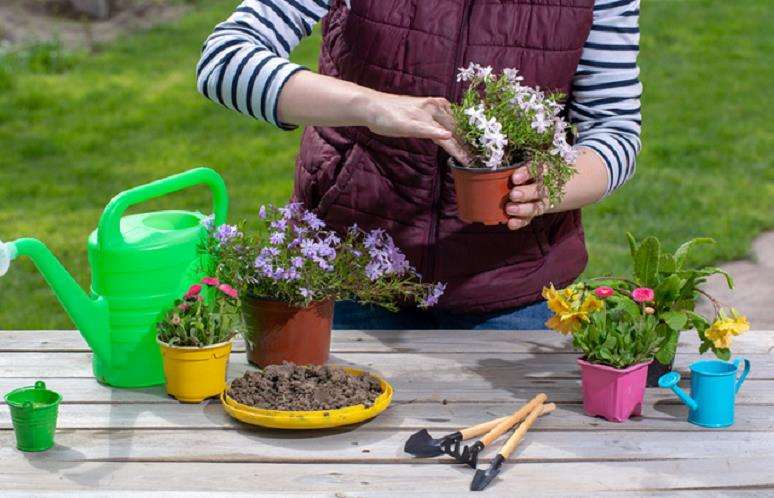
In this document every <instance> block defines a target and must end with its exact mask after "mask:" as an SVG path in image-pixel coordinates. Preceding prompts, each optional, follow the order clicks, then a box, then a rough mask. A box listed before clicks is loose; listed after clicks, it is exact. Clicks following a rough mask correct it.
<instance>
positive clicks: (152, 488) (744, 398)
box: [0, 331, 774, 498]
mask: <svg viewBox="0 0 774 498" xmlns="http://www.w3.org/2000/svg"><path fill="white" fill-rule="evenodd" d="M736 350H737V353H739V354H743V355H745V356H747V357H748V358H750V360H751V361H752V372H751V374H750V378H749V380H748V381H747V382H746V383H745V385H744V386H743V388H742V390H741V391H740V393H739V397H738V403H737V420H736V424H735V425H734V426H733V427H731V428H728V429H724V430H707V429H702V428H700V427H697V426H694V425H691V424H689V423H687V422H686V421H685V417H686V408H685V407H684V406H683V405H682V404H680V403H679V402H678V401H677V399H676V398H675V397H674V396H673V395H672V394H670V393H669V392H666V391H664V390H662V389H649V390H648V392H647V394H646V399H645V401H646V406H645V407H644V410H643V417H641V418H638V419H636V420H631V421H629V422H627V423H623V424H616V423H610V422H606V421H604V420H601V419H595V418H590V417H586V416H584V415H583V413H582V409H581V404H580V403H581V394H580V383H579V379H578V375H579V372H578V367H577V365H576V363H575V358H576V354H574V353H572V352H571V351H570V350H569V348H568V344H567V342H566V340H565V338H563V337H561V336H560V335H559V334H556V333H550V332H542V331H535V332H461V331H433V332H426V331H425V332H408V331H405V332H370V333H365V332H336V333H334V344H333V358H332V360H333V361H334V362H336V363H349V364H354V365H359V366H363V367H367V368H371V369H373V370H375V371H377V372H379V373H381V374H383V375H384V376H385V377H386V378H387V379H388V380H389V381H390V382H391V383H392V384H393V386H394V387H395V398H394V402H393V405H392V406H391V407H390V408H389V409H388V410H387V411H386V412H385V413H384V414H382V415H381V416H379V417H377V418H376V419H374V420H372V421H371V422H368V423H366V424H363V425H360V426H357V427H353V428H349V429H340V430H333V431H314V432H281V431H269V430H262V429H258V428H253V427H250V426H247V425H242V424H240V423H239V422H236V421H234V420H232V419H230V418H229V416H228V415H227V414H226V413H225V412H224V411H223V410H222V409H221V406H220V404H219V402H218V401H216V400H211V401H209V402H206V403H203V404H201V405H183V404H179V403H177V402H176V401H175V400H173V399H171V398H169V397H167V395H166V394H165V392H164V388H163V386H160V387H156V388H150V389H137V390H126V389H111V388H109V387H106V386H102V385H100V384H98V383H97V382H96V381H95V380H94V379H93V378H92V376H91V361H90V357H91V354H90V352H89V350H88V349H87V348H86V346H85V343H84V342H83V341H82V339H81V338H80V336H79V335H78V334H77V333H76V332H70V331H41V332H33V331H25V332H0V392H2V393H4V392H7V391H9V390H11V389H12V388H16V387H19V386H24V385H30V384H32V383H33V382H34V381H35V380H36V379H43V380H45V381H46V383H47V384H48V385H49V386H50V387H51V388H52V389H55V390H57V391H59V392H60V393H61V394H62V395H63V397H64V401H63V404H62V406H61V407H60V413H59V425H58V427H59V430H58V432H57V436H56V442H57V445H56V446H55V447H54V448H53V449H51V450H50V451H48V452H45V453H42V454H24V453H21V452H19V451H17V450H16V449H15V448H14V435H13V431H12V429H11V421H10V416H9V414H8V407H7V406H5V405H0V423H1V424H2V425H0V429H2V430H0V495H3V496H24V497H29V496H39V495H47V496H62V495H65V494H66V493H65V492H70V493H72V494H73V495H76V493H77V496H79V497H86V496H111V497H115V496H119V497H122V496H136V495H138V494H143V493H148V494H152V495H153V496H181V497H182V496H185V497H186V498H189V497H192V496H203V497H204V496H206V497H211V496H214V495H215V494H216V493H223V494H224V495H226V494H227V495H228V496H256V495H260V494H272V493H274V494H276V495H281V496H294V495H304V496H309V495H314V496H385V497H387V496H401V495H412V494H421V495H422V496H444V497H454V496H459V495H461V494H463V493H464V492H465V491H466V490H467V489H468V486H469V484H470V480H471V478H472V476H473V472H472V471H471V469H469V468H467V467H464V466H461V465H458V464H452V463H450V460H449V459H447V458H438V459H425V460H415V459H412V458H410V457H409V456H408V455H406V454H404V453H403V451H402V448H403V444H404V442H405V440H406V438H407V437H408V436H409V435H410V434H411V433H412V432H414V431H416V430H418V429H421V428H424V427H426V428H428V429H429V430H430V432H431V433H432V434H434V435H441V434H445V433H449V432H452V431H454V430H456V429H458V428H459V427H463V426H466V425H469V424H473V423H477V422H481V421H484V420H487V419H490V418H494V417H497V416H502V415H505V414H508V413H510V412H511V411H513V409H514V408H515V407H516V406H517V405H519V404H520V403H523V402H524V401H526V400H527V399H529V398H531V397H532V396H534V395H535V394H536V393H538V392H540V391H544V392H545V393H547V394H548V397H549V399H550V400H551V401H554V402H556V403H557V404H558V405H559V407H558V409H557V410H556V412H554V413H553V414H551V415H549V416H547V417H541V418H540V419H539V420H538V422H537V423H536V425H535V427H533V430H531V431H530V432H529V433H528V434H527V437H526V438H525V440H524V441H523V443H522V445H521V447H520V448H519V449H518V450H517V451H516V452H515V454H514V458H515V460H516V462H515V463H512V464H507V465H506V466H505V467H504V470H503V472H502V473H501V474H500V477H499V478H498V479H497V481H495V482H493V483H492V485H490V487H489V488H488V489H487V491H486V492H487V493H489V494H490V495H493V496H498V495H502V496H536V495H544V494H554V495H557V496H598V495H605V496H614V497H620V496H635V495H636V496H643V495H648V496H652V495H658V496H665V497H666V496H669V497H672V496H678V497H694V496H695V497H702V498H706V497H708V496H728V495H734V496H736V495H744V496H774V362H773V361H772V359H773V353H772V352H773V351H774V333H772V332H763V331H756V332H750V333H748V334H747V335H745V336H742V337H740V338H738V339H736ZM696 351H697V349H696V341H695V338H694V337H693V334H684V338H683V343H681V346H680V352H679V354H678V359H677V365H678V367H679V369H680V370H681V371H685V369H686V366H687V365H688V364H689V363H691V362H693V361H694V360H696V358H697V357H698V355H697V354H696ZM246 368H249V367H248V366H247V364H246V360H245V355H244V353H243V347H242V345H241V343H240V344H239V345H238V347H236V348H235V353H234V354H233V355H232V357H231V365H230V367H229V378H233V377H235V376H237V375H240V374H241V373H242V372H243V371H244V370H245V369H246ZM496 446H498V447H499V443H498V444H497V445H496ZM493 454H494V450H490V451H489V452H486V453H485V454H484V458H483V462H484V464H488V462H489V460H490V458H491V456H492V455H493ZM160 491H170V492H171V493H169V494H164V495H160V494H158V493H153V492H160ZM175 492H177V493H175ZM192 492H199V493H192Z"/></svg>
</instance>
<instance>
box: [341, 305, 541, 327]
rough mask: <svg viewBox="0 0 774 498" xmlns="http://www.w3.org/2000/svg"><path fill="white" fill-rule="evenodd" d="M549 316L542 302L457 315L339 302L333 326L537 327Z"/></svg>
mask: <svg viewBox="0 0 774 498" xmlns="http://www.w3.org/2000/svg"><path fill="white" fill-rule="evenodd" d="M550 316H551V311H549V309H548V306H547V305H546V302H545V301H538V302H536V303H532V304H527V305H524V306H520V307H518V308H510V309H506V310H501V311H494V312H491V313H480V314H479V313H464V314H456V313H450V312H448V311H444V310H436V309H433V308H430V309H429V310H420V309H416V308H406V309H402V310H400V311H398V312H397V313H393V312H391V311H388V310H385V309H384V308H381V307H379V306H363V305H361V304H358V303H356V302H354V301H339V302H337V303H336V307H335V309H334V312H333V328H334V329H339V330H352V329H359V330H406V329H414V330H432V329H447V330H487V329H489V330H539V329H544V328H546V326H545V323H546V320H548V318H549V317H550Z"/></svg>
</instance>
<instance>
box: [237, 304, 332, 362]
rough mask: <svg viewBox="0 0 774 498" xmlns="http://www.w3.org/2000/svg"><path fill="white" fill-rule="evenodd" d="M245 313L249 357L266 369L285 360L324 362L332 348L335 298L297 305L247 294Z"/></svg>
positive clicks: (251, 360)
mask: <svg viewBox="0 0 774 498" xmlns="http://www.w3.org/2000/svg"><path fill="white" fill-rule="evenodd" d="M242 314H243V315H244V319H245V326H246V328H247V330H246V333H245V342H246V343H247V344H246V346H247V359H248V361H250V363H253V364H255V365H258V366H259V367H261V368H263V367H265V366H267V365H275V364H281V363H282V362H283V361H289V362H293V363H295V364H297V365H323V364H325V362H326V361H328V356H329V355H330V350H331V326H332V325H333V301H332V300H327V301H319V302H315V303H312V304H311V305H310V306H309V307H307V308H297V307H295V306H290V305H288V304H287V303H284V302H280V301H269V300H265V299H260V298H255V297H249V296H248V297H246V298H244V299H243V300H242Z"/></svg>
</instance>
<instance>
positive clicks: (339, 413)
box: [220, 367, 393, 429]
mask: <svg viewBox="0 0 774 498" xmlns="http://www.w3.org/2000/svg"><path fill="white" fill-rule="evenodd" d="M344 370H346V371H347V372H348V373H350V374H352V375H363V374H365V373H366V372H365V371H363V370H358V369H355V368H347V367H345V368H344ZM371 375H373V376H374V377H376V378H377V379H378V380H379V384H381V386H382V394H380V395H379V396H378V397H377V398H376V400H375V401H374V404H373V405H371V407H370V408H366V407H365V406H364V405H353V406H345V407H344V408H338V409H336V410H310V411H302V410H266V409H263V408H255V407H252V406H248V405H244V404H242V403H238V402H237V401H235V400H234V399H233V398H231V397H230V396H229V395H228V394H227V393H226V391H223V393H222V394H221V395H220V400H221V402H222V403H223V409H225V410H226V412H227V413H228V414H229V415H231V416H232V417H234V418H235V419H237V420H239V421H241V422H244V423H246V424H251V425H259V426H261V427H271V428H273V429H327V428H330V427H340V426H342V425H350V424H357V423H359V422H364V421H366V420H369V419H372V418H374V417H375V416H377V415H379V414H380V413H382V412H383V411H384V410H386V409H387V407H388V406H390V402H391V401H392V392H393V391H392V386H391V385H390V384H389V383H388V382H387V381H386V380H384V379H382V378H381V377H379V376H377V375H374V374H371Z"/></svg>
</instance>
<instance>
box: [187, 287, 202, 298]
mask: <svg viewBox="0 0 774 498" xmlns="http://www.w3.org/2000/svg"><path fill="white" fill-rule="evenodd" d="M201 291H202V286H201V285H199V284H193V285H192V286H191V287H189V288H188V292H186V293H185V299H194V298H195V297H196V296H198V295H199V293H200V292H201Z"/></svg>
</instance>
